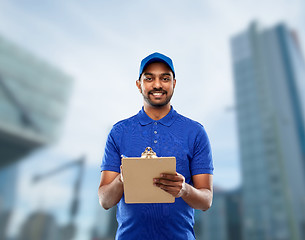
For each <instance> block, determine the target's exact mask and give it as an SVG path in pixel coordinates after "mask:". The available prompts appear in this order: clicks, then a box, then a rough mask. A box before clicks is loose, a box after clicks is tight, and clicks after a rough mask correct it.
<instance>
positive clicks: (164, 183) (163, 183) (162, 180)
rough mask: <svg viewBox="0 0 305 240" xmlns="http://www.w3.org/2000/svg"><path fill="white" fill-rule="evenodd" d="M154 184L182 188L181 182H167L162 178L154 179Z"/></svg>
mask: <svg viewBox="0 0 305 240" xmlns="http://www.w3.org/2000/svg"><path fill="white" fill-rule="evenodd" d="M154 182H155V183H159V184H162V185H165V186H172V187H180V188H181V187H182V183H183V181H182V180H179V181H172V180H167V179H163V178H158V179H154Z"/></svg>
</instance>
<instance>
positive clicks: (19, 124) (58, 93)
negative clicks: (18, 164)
mask: <svg viewBox="0 0 305 240" xmlns="http://www.w3.org/2000/svg"><path fill="white" fill-rule="evenodd" d="M71 84H72V80H71V78H70V77H69V76H67V75H66V74H64V73H63V72H61V71H60V70H58V69H57V68H55V67H53V66H51V65H50V64H48V63H46V62H44V61H42V60H40V59H38V58H37V57H35V56H33V55H32V54H30V53H29V52H27V51H26V50H24V49H22V48H20V47H18V46H17V45H15V44H13V43H11V42H10V41H8V40H6V39H4V38H3V37H1V36H0V158H1V162H0V168H1V167H4V166H5V165H8V164H10V163H13V162H15V161H17V160H18V159H20V158H21V157H24V156H25V154H27V153H29V152H31V151H32V150H33V149H36V148H38V147H40V146H43V145H45V144H47V143H51V142H53V141H55V140H56V138H57V137H58V136H59V133H60V124H59V123H61V121H62V119H63V117H64V116H65V111H66V108H67V101H68V98H69V95H70V91H71Z"/></svg>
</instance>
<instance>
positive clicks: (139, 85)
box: [136, 79, 142, 93]
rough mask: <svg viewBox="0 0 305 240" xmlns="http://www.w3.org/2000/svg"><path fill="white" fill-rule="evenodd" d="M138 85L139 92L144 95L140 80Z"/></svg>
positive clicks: (137, 82)
mask: <svg viewBox="0 0 305 240" xmlns="http://www.w3.org/2000/svg"><path fill="white" fill-rule="evenodd" d="M136 85H137V88H138V89H139V92H140V93H142V88H141V80H139V79H138V80H137V81H136Z"/></svg>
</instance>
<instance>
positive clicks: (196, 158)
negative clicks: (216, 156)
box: [190, 126, 214, 176]
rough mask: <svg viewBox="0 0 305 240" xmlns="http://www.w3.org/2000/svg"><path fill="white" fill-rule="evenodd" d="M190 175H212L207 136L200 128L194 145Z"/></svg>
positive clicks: (210, 153)
mask: <svg viewBox="0 0 305 240" xmlns="http://www.w3.org/2000/svg"><path fill="white" fill-rule="evenodd" d="M190 169H191V174H192V176H193V175H197V174H213V171H214V167H213V160H212V150H211V145H210V141H209V138H208V135H207V133H206V131H205V129H204V128H203V127H202V126H201V128H200V130H199V132H198V134H197V136H196V139H195V143H194V155H193V159H192V160H191V166H190Z"/></svg>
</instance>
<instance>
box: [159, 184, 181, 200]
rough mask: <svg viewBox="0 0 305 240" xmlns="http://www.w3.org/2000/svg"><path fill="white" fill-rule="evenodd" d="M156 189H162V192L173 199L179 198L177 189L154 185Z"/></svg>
mask: <svg viewBox="0 0 305 240" xmlns="http://www.w3.org/2000/svg"><path fill="white" fill-rule="evenodd" d="M156 186H157V187H159V188H160V189H162V190H163V191H165V192H167V193H169V194H171V195H173V196H174V197H179V193H180V189H179V188H177V187H171V186H164V185H158V184H156Z"/></svg>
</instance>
